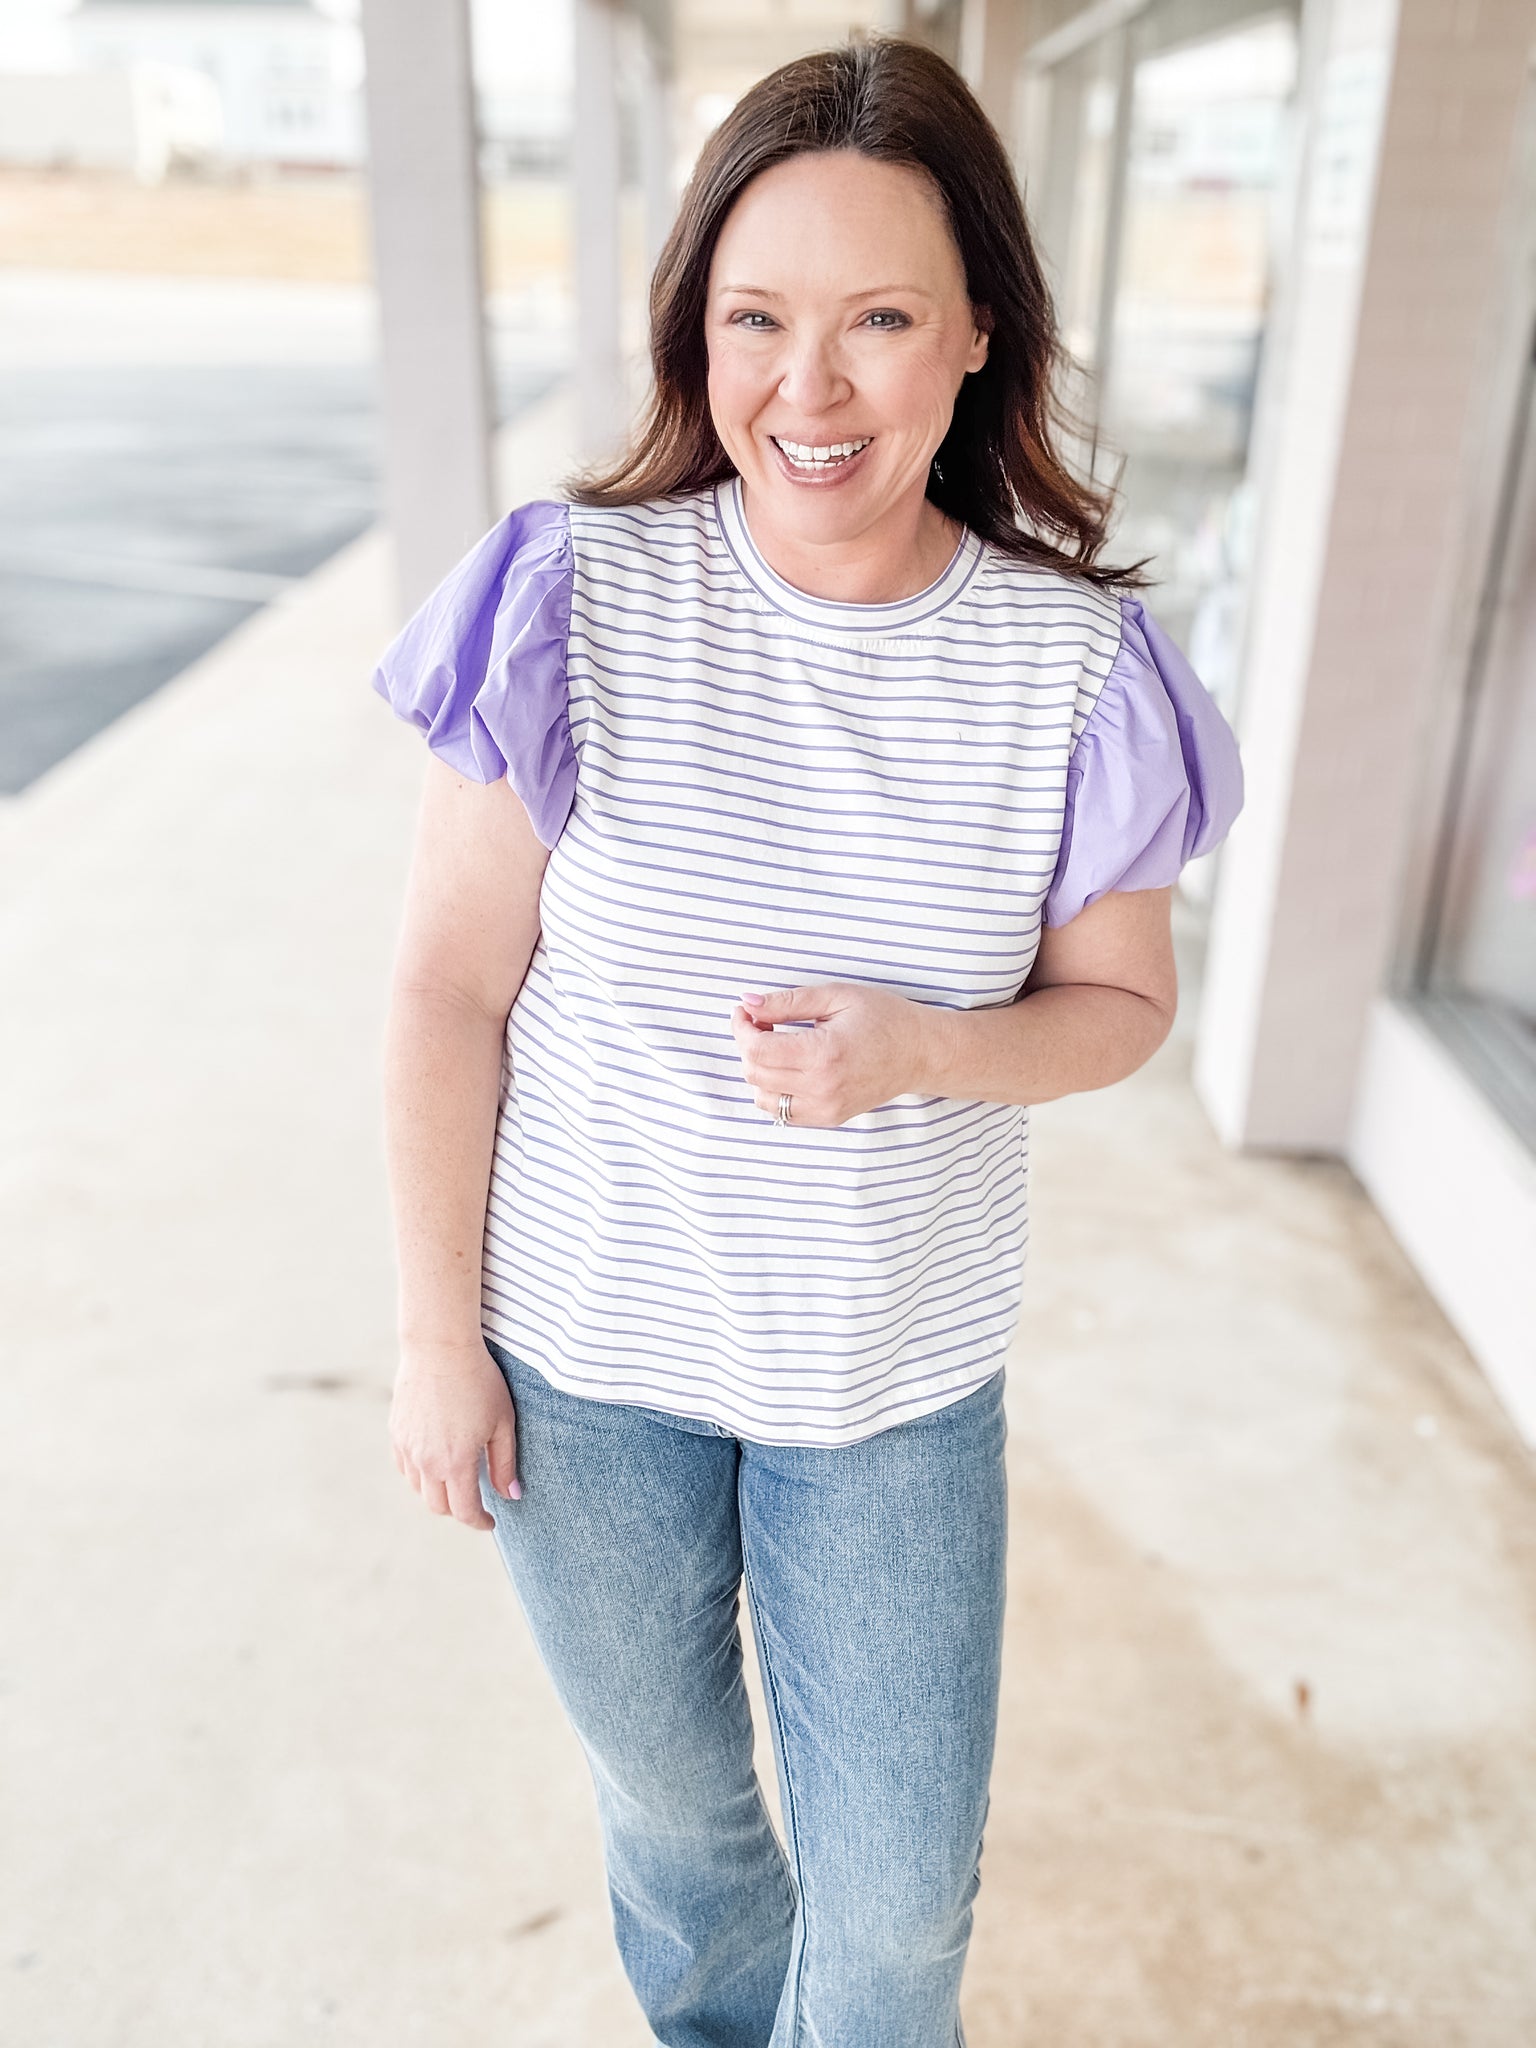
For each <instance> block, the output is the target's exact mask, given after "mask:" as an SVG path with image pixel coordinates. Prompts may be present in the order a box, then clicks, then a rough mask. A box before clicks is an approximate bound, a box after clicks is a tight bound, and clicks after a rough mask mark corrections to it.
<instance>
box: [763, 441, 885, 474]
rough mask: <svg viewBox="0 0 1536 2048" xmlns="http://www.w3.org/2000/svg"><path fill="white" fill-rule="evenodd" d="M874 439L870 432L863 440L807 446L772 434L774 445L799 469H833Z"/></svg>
mask: <svg viewBox="0 0 1536 2048" xmlns="http://www.w3.org/2000/svg"><path fill="white" fill-rule="evenodd" d="M873 439H874V436H873V435H872V434H870V435H866V436H865V437H864V439H863V440H862V441H833V442H831V443H830V444H829V446H827V447H825V448H807V447H805V446H804V445H803V444H802V443H801V442H799V441H781V440H780V439H779V437H778V435H777V434H775V435H773V436H772V440H773V444H774V446H775V447H776V448H781V449H782V450H783V451H784V453H785V455H787V456H788V458H789V460H790V461H791V462H792V463H793V464H794V465H795V467H796V468H797V469H831V468H833V467H834V466H835V465H836V464H837V463H839V462H846V461H847V460H848V458H849V456H850V455H857V454H858V453H859V450H860V449H861V448H867V447H868V446H869V444H870V442H871V441H872V440H873Z"/></svg>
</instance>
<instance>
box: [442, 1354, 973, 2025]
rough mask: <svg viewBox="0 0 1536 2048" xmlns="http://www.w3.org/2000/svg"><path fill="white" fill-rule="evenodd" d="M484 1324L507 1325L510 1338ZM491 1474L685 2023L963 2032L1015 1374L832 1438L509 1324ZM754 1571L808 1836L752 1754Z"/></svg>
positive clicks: (523, 1594) (532, 1615)
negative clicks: (652, 1403)
mask: <svg viewBox="0 0 1536 2048" xmlns="http://www.w3.org/2000/svg"><path fill="white" fill-rule="evenodd" d="M488 1342H489V1340H488ZM489 1348H490V1352H491V1355H492V1357H493V1358H494V1359H495V1360H496V1363H497V1364H498V1365H499V1366H500V1368H501V1371H502V1374H503V1376H504V1377H505V1379H506V1381H507V1384H508V1386H509V1388H510V1390H511V1393H512V1399H513V1404H514V1406H515V1408H516V1411H517V1425H518V1459H517V1463H518V1477H519V1479H520V1480H521V1482H522V1489H523V1497H522V1499H521V1500H506V1499H504V1498H503V1497H502V1496H501V1495H499V1494H496V1493H494V1492H493V1491H492V1490H491V1487H490V1484H489V1481H488V1479H487V1476H486V1468H485V1462H484V1459H483V1457H482V1460H481V1466H480V1496H481V1499H482V1501H483V1502H484V1504H485V1507H486V1511H487V1513H489V1514H491V1515H493V1516H494V1517H495V1521H496V1532H495V1540H496V1544H497V1547H498V1549H499V1550H500V1552H501V1556H502V1559H503V1562H504V1563H505V1565H506V1568H507V1572H508V1574H509V1576H510V1578H511V1580H512V1583H513V1586H514V1588H515V1589H516V1592H517V1596H518V1599H519V1601H520V1602H521V1604H522V1608H523V1611H524V1613H525V1614H526V1616H527V1618H528V1623H529V1627H530V1628H531V1630H532V1633H533V1637H534V1640H535V1642H536V1643H537V1645H538V1649H539V1653H540V1656H541V1657H542V1659H543V1661H544V1664H545V1667H546V1668H547V1670H548V1672H549V1674H550V1677H551V1678H552V1679H553V1681H554V1685H555V1689H556V1691H557V1693H558V1694H559V1697H560V1700H561V1703H562V1705H563V1706H564V1708H565V1711H566V1713H567V1715H568V1716H569V1718H570V1721H571V1725H572V1727H573V1728H574V1729H575V1732H576V1734H577V1736H578V1738H579V1739H580V1741H581V1744H582V1747H583V1749H584V1750H585V1752H586V1757H587V1762H588V1764H589V1765H590V1767H591V1772H592V1780H593V1784H594V1786H595V1788H596V1792H597V1803H598V1811H599V1817H600V1820H601V1824H602V1831H603V1843H604V1851H605V1857H606V1863H607V1873H608V1888H609V1896H610V1898H611V1901H612V1906H613V1924H614V1932H615V1935H616V1937H617V1940H618V1945H619V1952H620V1956H621V1958H622V1960H623V1964H624V1968H625V1971H626V1973H627V1974H628V1977H629V1981H630V1983H631V1984H632V1985H633V1986H634V1989H635V1993H636V1995H637V1997H638V1998H639V2000H640V2004H641V2007H642V2009H643V2010H644V2013H645V2016H646V2018H647V2020H648V2021H649V2023H650V2026H651V2029H652V2031H653V2033H654V2035H655V2037H656V2040H657V2041H658V2042H659V2043H661V2044H662V2048H964V2034H963V2032H962V2031H961V2027H960V2017H959V1998H960V1974H961V1971H962V1969H963V1967H964V1964H965V1953H966V1946H967V1943H968V1942H969V1939H970V1932H971V1903H972V1900H973V1899H974V1898H975V1895H976V1891H977V1887H978V1885H979V1884H980V1881H981V1870H980V1860H981V1840H982V1827H983V1824H984V1822H985V1819H986V1813H987V1784H988V1779H989V1777H990V1775H991V1769H992V1751H993V1739H994V1734H995V1729H996V1719H997V1695H998V1677H999V1668H1000V1664H1001V1654H1002V1620H1003V1591H1004V1557H1005V1548H1006V1528H1007V1491H1006V1482H1005V1479H1004V1470H1003V1442H1004V1437H1005V1435H1006V1424H1005V1421H1004V1417H1003V1374H1002V1372H1001V1371H999V1372H998V1373H997V1374H996V1375H995V1376H994V1377H993V1378H992V1379H991V1380H989V1381H988V1382H987V1383H986V1385H985V1386H983V1387H980V1388H978V1389H977V1391H976V1392H975V1393H972V1394H969V1395H966V1396H965V1397H964V1398H963V1399H961V1400H959V1401H956V1402H952V1403H951V1404H950V1406H949V1407H947V1408H941V1409H939V1410H938V1411H937V1412H936V1413H934V1414H931V1415H924V1416H920V1417H919V1418H918V1419H917V1420H916V1421H914V1422H907V1423H899V1424H897V1425H896V1426H895V1427H894V1428H892V1429H888V1430H885V1431H883V1432H881V1433H880V1434H879V1435H877V1436H873V1437H869V1438H867V1439H866V1440H865V1441H864V1442H863V1443H857V1444H850V1445H844V1446H840V1447H838V1448H835V1449H828V1450H806V1449H798V1448H786V1447H784V1446H781V1445H772V1444H758V1443H751V1442H747V1441H744V1440H743V1439H741V1438H738V1437H735V1436H732V1435H729V1434H728V1433H727V1432H726V1431H724V1430H722V1429H721V1428H719V1427H718V1426H717V1425H716V1424H715V1423H712V1422H702V1421H695V1420H693V1419H691V1418H687V1417H680V1416H675V1415H663V1414H661V1413H659V1412H658V1411H656V1410H654V1409H650V1408H640V1407H633V1406H629V1405H626V1404H622V1403H619V1402H610V1401H597V1400H590V1399H585V1398H581V1397H578V1396H575V1395H570V1394H566V1393H562V1392H561V1391H560V1390H559V1389H558V1388H556V1387H553V1386H551V1385H550V1383H549V1381H548V1380H546V1379H544V1378H543V1377H542V1376H541V1375H540V1374H539V1373H537V1372H536V1371H535V1370H534V1369H533V1368H532V1367H531V1366H529V1365H526V1364H524V1363H523V1361H522V1360H521V1359H518V1358H515V1357H514V1356H513V1355H512V1354H511V1353H510V1352H508V1351H505V1350H504V1349H502V1348H501V1346H499V1345H497V1344H495V1343H490V1345H489ZM743 1576H745V1580H746V1590H747V1599H748V1602H749V1603H750V1607H751V1614H752V1627H753V1631H754V1634H755V1635H756V1638H757V1642H758V1645H759V1655H760V1658H761V1667H762V1677H763V1692H764V1696H765V1698H766V1700H767V1703H768V1710H769V1714H770V1718H771V1724H772V1736H773V1747H774V1757H775V1762H776V1766H777V1770H778V1778H779V1789H780V1795H781V1801H782V1808H783V1813H784V1821H785V1828H786V1832H787V1835H788V1855H787V1857H786V1854H785V1851H784V1849H783V1848H782V1847H781V1846H780V1843H779V1839H778V1836H777V1835H776V1834H775V1832H774V1829H773V1826H772V1824H771V1822H770V1820H769V1818H768V1813H767V1810H766V1808H765V1807H764V1804H763V1799H762V1792H761V1788H760V1786H759V1784H758V1780H757V1776H756V1773H755V1771H754V1770H753V1765H752V1719H751V1711H750V1707H749V1705H748V1700H747V1694H746V1689H745V1687H744V1685H743V1682H742V1649H741V1636H740V1632H739V1630H738V1627H737V1591H738V1587H739V1585H740V1582H741V1580H742V1578H743Z"/></svg>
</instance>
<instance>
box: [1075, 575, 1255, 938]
mask: <svg viewBox="0 0 1536 2048" xmlns="http://www.w3.org/2000/svg"><path fill="white" fill-rule="evenodd" d="M1120 610H1121V638H1120V651H1119V653H1118V654H1117V655H1116V657H1115V661H1114V665H1113V667H1112V668H1111V669H1110V672H1109V675H1108V676H1107V677H1106V678H1105V682H1104V687H1103V688H1102V689H1101V690H1100V692H1099V696H1098V701H1097V702H1096V703H1095V705H1094V708H1093V710H1092V712H1091V713H1090V714H1089V717H1088V722H1087V723H1086V725H1085V726H1084V727H1083V729H1082V731H1081V733H1079V735H1078V739H1077V745H1076V746H1075V747H1074V748H1073V750H1072V758H1071V760H1070V761H1069V763H1068V765H1067V806H1066V819H1065V822H1064V824H1063V826H1062V835H1061V850H1060V854H1059V856H1058V858H1057V862H1056V873H1055V877H1054V879H1053V881H1052V883H1051V886H1050V889H1049V891H1048V892H1047V895H1046V899H1045V922H1046V923H1047V924H1048V925H1062V924H1067V923H1069V922H1070V921H1071V920H1072V919H1073V918H1074V917H1076V916H1077V914H1078V912H1079V911H1080V910H1085V909H1086V908H1087V906H1088V905H1089V904H1090V903H1093V902H1095V901H1096V900H1097V899H1098V898H1099V897H1100V896H1103V895H1106V894H1108V892H1109V891H1110V890H1111V889H1160V888H1164V887H1166V886H1167V885H1168V884H1170V883H1173V882H1176V881H1177V880H1178V878H1179V874H1180V871H1181V870H1182V869H1183V867H1184V866H1185V864H1186V863H1187V862H1189V861H1191V860H1193V859H1194V858H1195V856H1196V855H1197V854H1202V853H1209V852H1210V850H1211V848H1212V847H1213V846H1216V845H1219V843H1220V842H1221V841H1222V840H1223V839H1225V837H1226V836H1227V833H1228V831H1229V830H1230V829H1231V826H1232V821H1233V820H1234V819H1235V818H1236V816H1237V814H1238V812H1239V811H1240V810H1241V809H1242V807H1243V768H1242V761H1241V759H1240V757H1239V755H1238V750H1237V739H1236V737H1235V735H1234V734H1233V732H1232V729H1231V727H1230V726H1229V725H1228V724H1227V721H1226V720H1225V718H1223V717H1222V715H1221V713H1220V711H1219V710H1218V709H1217V708H1216V703H1215V700H1214V699H1213V698H1212V696H1211V695H1210V692H1209V691H1208V690H1207V689H1206V687H1205V685H1204V684H1203V683H1202V682H1201V681H1200V679H1199V677H1198V676H1197V675H1196V674H1195V672H1194V670H1193V669H1192V668H1191V667H1190V665H1189V662H1188V660H1187V659H1186V657H1185V655H1184V653H1183V652H1182V650H1181V649H1180V648H1179V647H1178V645H1177V644H1176V643H1175V642H1174V641H1173V640H1171V639H1170V638H1169V636H1168V635H1167V634H1166V633H1165V632H1164V631H1163V629H1162V627H1161V626H1160V625H1158V623H1157V621H1156V620H1155V619H1154V618H1152V616H1151V615H1150V613H1148V612H1147V611H1146V609H1145V608H1144V607H1143V605H1142V604H1141V602H1140V600H1139V599H1137V598H1135V597H1132V596H1130V595H1128V594H1122V596H1121V599H1120Z"/></svg>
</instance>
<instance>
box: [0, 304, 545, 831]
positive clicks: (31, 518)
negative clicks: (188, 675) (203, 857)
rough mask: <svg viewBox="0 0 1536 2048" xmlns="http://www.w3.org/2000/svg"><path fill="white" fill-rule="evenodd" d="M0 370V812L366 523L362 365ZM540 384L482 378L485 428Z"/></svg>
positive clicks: (370, 447)
mask: <svg viewBox="0 0 1536 2048" xmlns="http://www.w3.org/2000/svg"><path fill="white" fill-rule="evenodd" d="M109 353H110V341H109V340H108V341H106V342H105V343H100V342H99V343H98V345H97V347H96V348H94V349H92V350H91V351H90V352H89V355H90V357H91V358H93V359H87V360H79V359H77V360H66V361H64V362H63V363H61V364H58V365H49V364H46V363H37V362H30V363H25V364H15V363H12V364H8V365H7V366H6V368H5V374H4V377H3V378H0V792H3V793H5V794H8V795H14V794H15V793H17V792H18V791H20V790H22V789H25V788H26V787H27V785H28V784H29V783H31V782H32V781H34V780H35V779H36V777H38V776H39V775H41V774H43V773H44V771H45V770H47V769H48V768H50V767H52V766H53V765H54V763H55V762H57V761H60V760H62V759H64V757H65V756H66V755H68V754H70V753H72V752H73V751H74V749H75V748H76V747H78V746H80V745H81V744H82V743H83V742H84V741H85V740H87V739H89V738H90V737H91V735H92V734H93V733H95V732H98V731H99V730H100V729H101V728H102V727H103V726H104V725H106V724H108V723H109V722H110V721H111V720H113V719H115V718H117V717H118V716H119V715H120V714H121V713H122V712H124V711H125V710H127V709H128V708H129V707H130V706H131V705H133V704H136V703H138V702H139V701H140V700H141V699H142V698H144V697H146V696H148V695H149V694H150V692H152V691H154V690H156V689H158V688H159V687H160V685H161V684H162V683H164V682H167V681H168V680H169V679H170V678H171V677H172V676H174V675H176V674H177V673H178V672H179V671H180V670H181V669H183V668H184V667H185V666H186V665H187V663H188V662H190V661H192V660H193V659H195V657H196V656H198V655H199V654H201V653H202V652H203V651H204V650H205V649H206V648H208V647H210V646H212V645H213V644H214V643H215V642H216V641H218V640H220V639H222V638H223V636H224V635H225V634H226V633H228V632H229V631H230V630H231V629H232V628H233V627H234V626H236V625H238V624H239V623H240V621H241V620H242V619H244V618H246V617H247V616H248V615H249V614H250V613H251V612H252V611H253V610H255V609H256V608H257V607H258V606H260V605H262V604H264V603H266V602H268V601H269V599H270V598H272V597H273V596H274V595H276V594H277V592H279V591H280V590H282V589H283V588H284V587H285V586H286V585H287V584H288V583H289V582H290V581H291V580H292V579H294V578H296V577H301V576H303V575H305V574H307V573H308V572H309V571H310V570H312V569H314V568H316V567H317V566H318V565H319V564H320V563H321V562H323V561H324V560H325V559H326V558H327V557H328V556H329V555H331V554H333V553H334V552H335V551H336V549H338V548H339V547H342V546H343V545H344V544H345V543H346V542H347V541H349V540H351V539H352V538H353V537H354V536H355V535H356V534H358V533H359V532H361V531H362V529H363V528H364V527H366V526H368V525H369V524H371V523H372V521H373V520H374V518H375V517H376V516H377V506H378V461H377V454H376V426H377V406H376V381H377V380H376V376H375V373H374V371H373V368H372V366H371V365H370V364H368V363H366V362H345V361H336V360H330V361H325V360H320V361H315V362H311V363H304V362H295V361H291V360H290V361H276V362H255V363H241V362H231V361H227V360H216V361H208V360H204V361H198V362H191V363H176V362H165V361H151V362H145V361H142V360H140V361H129V362H126V363H123V364H114V363H112V362H111V361H110V360H107V361H103V360H101V357H102V356H103V355H105V354H109ZM551 376H552V373H551V372H550V371H548V370H546V369H542V368H540V367H538V366H535V365H530V364H528V363H526V362H519V363H516V364H506V363H503V364H502V365H500V366H499V369H498V374H497V397H498V411H499V413H500V415H501V417H503V418H507V417H510V416H511V415H512V414H514V413H515V412H517V411H519V410H521V408H522V407H523V406H524V405H526V404H528V403H530V402H531V401H532V400H533V399H535V398H537V397H538V396H539V395H540V394H541V393H542V392H543V391H544V390H545V389H547V388H548V385H549V383H550V382H551Z"/></svg>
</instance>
